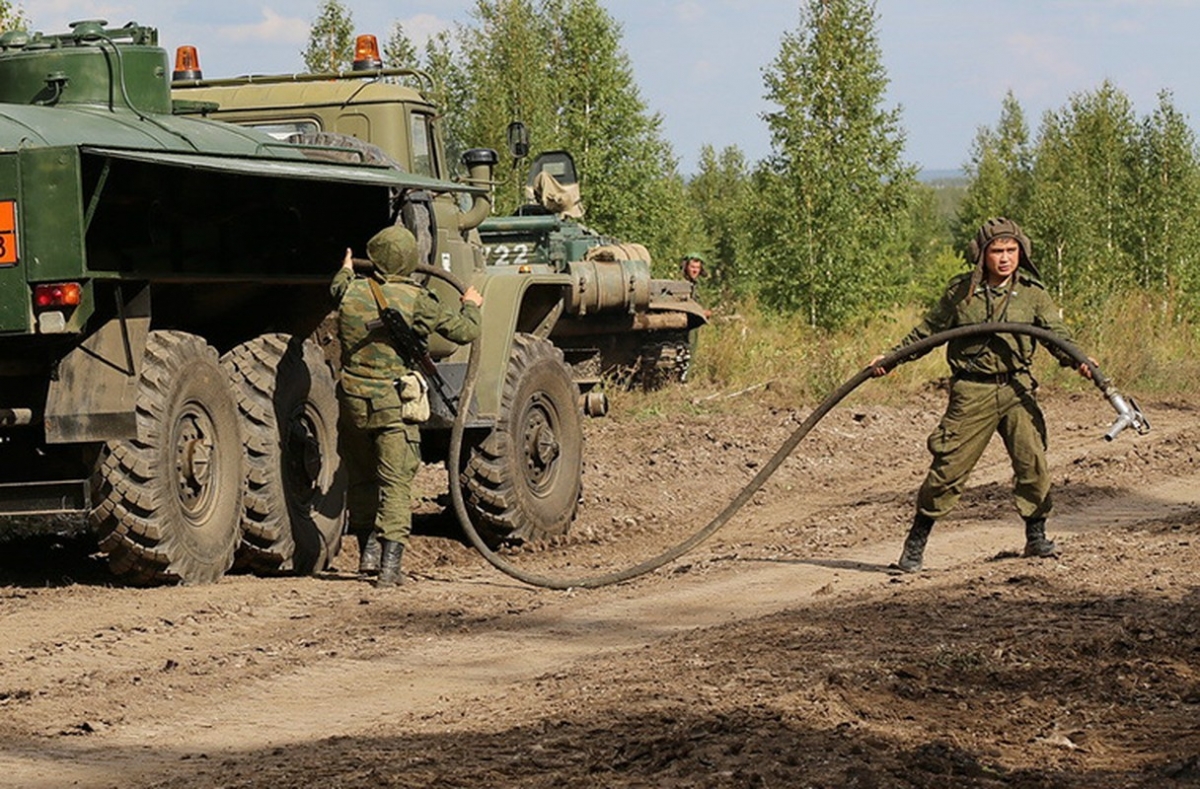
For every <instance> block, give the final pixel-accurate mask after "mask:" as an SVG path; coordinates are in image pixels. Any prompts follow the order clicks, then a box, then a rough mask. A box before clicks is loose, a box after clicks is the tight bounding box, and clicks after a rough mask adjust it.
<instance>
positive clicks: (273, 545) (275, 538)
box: [221, 334, 346, 574]
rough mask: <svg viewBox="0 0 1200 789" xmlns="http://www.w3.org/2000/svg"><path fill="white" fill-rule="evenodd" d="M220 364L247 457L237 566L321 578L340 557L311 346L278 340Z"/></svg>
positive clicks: (326, 375)
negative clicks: (232, 395)
mask: <svg viewBox="0 0 1200 789" xmlns="http://www.w3.org/2000/svg"><path fill="white" fill-rule="evenodd" d="M221 363H222V364H223V365H224V366H225V369H226V370H227V372H228V373H229V376H230V378H231V379H232V381H233V385H234V391H235V392H236V393H237V398H238V413H239V414H240V416H241V422H242V441H243V443H244V445H245V449H246V494H245V496H244V498H243V500H242V516H241V524H242V541H241V545H239V546H238V552H237V560H236V561H237V565H238V566H239V567H246V568H249V569H252V570H255V571H258V572H265V573H279V572H292V573H297V574H308V573H313V572H317V571H320V570H324V569H325V568H326V567H328V566H329V562H330V560H331V559H332V558H333V557H334V556H336V555H337V553H338V550H339V549H340V547H341V540H342V511H343V509H344V506H345V500H346V475H345V473H344V472H343V471H342V469H341V464H340V462H339V460H338V453H337V419H338V403H337V394H336V392H335V390H334V381H333V373H332V371H331V370H330V369H329V365H328V364H326V362H325V357H324V355H323V354H322V352H321V350H320V348H318V347H317V345H316V343H314V342H312V341H311V340H303V339H301V338H299V337H293V336H290V335H287V334H264V335H262V336H261V337H256V338H254V339H253V340H250V341H249V342H245V343H242V344H241V345H239V346H237V347H236V348H234V349H233V350H231V351H229V352H228V353H226V354H225V356H224V357H223V358H222V360H221Z"/></svg>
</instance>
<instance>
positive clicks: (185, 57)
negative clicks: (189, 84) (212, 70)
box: [171, 45, 204, 80]
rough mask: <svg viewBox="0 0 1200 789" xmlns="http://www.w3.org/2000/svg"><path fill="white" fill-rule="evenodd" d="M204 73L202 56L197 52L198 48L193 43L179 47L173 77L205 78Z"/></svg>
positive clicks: (173, 78)
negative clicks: (201, 68)
mask: <svg viewBox="0 0 1200 789" xmlns="http://www.w3.org/2000/svg"><path fill="white" fill-rule="evenodd" d="M203 77H204V74H203V72H201V71H200V56H199V55H198V54H196V48H195V47H193V46H191V45H186V46H182V47H179V48H178V49H176V50H175V71H173V72H172V73H171V79H172V80H176V79H203Z"/></svg>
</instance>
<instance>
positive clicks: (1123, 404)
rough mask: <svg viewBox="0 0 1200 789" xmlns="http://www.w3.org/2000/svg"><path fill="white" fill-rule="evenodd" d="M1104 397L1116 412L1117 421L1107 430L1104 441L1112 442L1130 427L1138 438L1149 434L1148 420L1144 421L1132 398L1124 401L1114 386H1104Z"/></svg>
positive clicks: (1143, 415) (1144, 416)
mask: <svg viewBox="0 0 1200 789" xmlns="http://www.w3.org/2000/svg"><path fill="white" fill-rule="evenodd" d="M1104 396H1105V397H1107V398H1108V402H1110V403H1112V407H1113V408H1114V409H1115V410H1116V412H1117V421H1115V422H1113V423H1112V426H1111V427H1109V428H1108V432H1107V433H1105V434H1104V440H1105V441H1112V440H1113V439H1114V438H1116V437H1117V436H1118V435H1119V434H1120V433H1121V431H1122V430H1124V429H1125V428H1127V427H1132V428H1133V429H1134V430H1136V431H1137V433H1138V435H1139V436H1144V435H1146V434H1147V433H1149V432H1150V420H1148V419H1146V415H1145V414H1143V413H1142V409H1141V408H1138V404H1137V402H1136V401H1135V400H1134V399H1133V398H1132V397H1131V398H1129V399H1128V400H1126V399H1125V398H1124V397H1122V396H1121V393H1120V392H1118V391H1117V389H1116V387H1114V386H1106V387H1105V388H1104Z"/></svg>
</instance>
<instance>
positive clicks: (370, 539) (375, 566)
mask: <svg viewBox="0 0 1200 789" xmlns="http://www.w3.org/2000/svg"><path fill="white" fill-rule="evenodd" d="M357 537H358V574H359V575H375V574H376V573H377V572H379V554H380V552H381V551H382V550H383V546H382V545H380V544H379V535H378V534H376V533H375V532H373V531H372V532H368V533H367V534H359V535H357Z"/></svg>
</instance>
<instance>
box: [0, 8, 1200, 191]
mask: <svg viewBox="0 0 1200 789" xmlns="http://www.w3.org/2000/svg"><path fill="white" fill-rule="evenodd" d="M343 3H344V4H345V5H346V6H347V7H348V8H349V9H350V11H351V13H352V14H353V18H354V22H355V27H356V28H357V31H358V32H372V33H375V34H376V35H378V36H379V37H380V40H381V41H382V40H383V39H385V38H386V37H387V34H388V31H389V29H390V27H391V25H392V23H393V22H395V21H399V22H401V23H402V24H403V25H404V27H405V30H406V31H407V33H408V34H409V37H410V38H412V39H413V40H414V41H416V42H417V43H418V45H420V43H421V42H423V40H424V38H425V37H427V36H428V35H429V34H431V33H433V32H436V31H437V30H440V29H444V28H447V27H451V26H453V25H454V24H455V23H456V22H466V21H469V11H470V8H471V7H472V6H473V2H471V0H387V1H386V2H385V1H384V0H343ZM20 5H21V6H22V7H23V8H24V10H25V13H26V15H27V16H29V17H30V18H31V19H32V22H33V28H34V29H36V30H42V31H45V32H60V31H63V30H65V29H66V25H67V23H68V22H72V21H75V20H79V19H95V18H101V19H107V20H108V21H109V22H110V23H112V24H113V25H116V26H120V25H122V24H124V23H126V22H128V21H131V20H132V21H136V22H138V23H141V24H145V25H151V26H154V27H157V28H158V29H159V36H160V42H161V43H162V44H163V45H164V46H165V47H166V48H167V49H168V50H169V51H173V50H174V48H175V47H176V46H177V45H179V44H184V43H189V44H195V45H196V46H197V47H199V49H200V60H201V65H202V66H203V68H204V73H205V76H208V77H226V76H234V75H237V74H244V73H252V72H257V73H279V72H291V71H299V70H301V69H302V65H303V64H302V60H301V57H300V51H301V50H302V49H303V48H304V46H305V43H306V41H307V35H308V28H309V25H310V23H311V21H312V19H313V18H314V17H315V16H316V13H317V10H318V8H319V5H320V4H319V2H318V0H238V1H237V2H235V1H234V0H206V1H205V2H179V1H177V0H126V1H125V2H120V1H117V2H94V1H92V0H83V1H82V2H78V1H76V2H67V0H23V2H21V3H20ZM604 6H605V7H606V8H607V9H608V10H609V13H611V14H612V15H613V17H614V18H616V19H617V20H618V21H619V22H620V24H621V25H622V27H623V31H624V39H623V41H624V46H625V51H626V53H627V54H628V55H629V57H630V59H631V62H632V64H633V69H634V75H635V78H636V79H637V81H638V84H639V87H640V89H641V92H642V98H643V100H644V101H645V102H646V104H647V105H648V106H649V108H650V109H651V110H652V111H654V112H658V113H659V114H661V116H662V118H663V131H664V134H665V136H666V138H667V139H668V140H669V141H670V142H671V144H672V146H673V147H674V150H675V153H676V155H677V156H678V157H679V159H680V166H681V169H682V171H683V172H685V173H690V172H692V170H693V168H694V166H695V162H696V159H697V156H698V154H699V151H700V147H701V146H702V145H704V144H706V143H707V144H711V145H713V146H715V147H717V148H718V149H720V148H723V147H725V146H728V145H737V146H738V147H740V148H741V149H742V150H743V151H744V152H745V153H746V154H747V156H748V157H749V158H750V159H751V160H752V161H754V160H758V159H761V158H763V157H765V156H767V155H768V154H769V153H770V140H769V136H768V133H767V130H766V127H765V125H764V124H763V122H762V120H761V118H760V116H761V114H762V113H763V112H764V111H766V110H767V109H769V105H768V104H767V103H766V102H765V101H764V100H763V98H762V95H763V92H764V88H763V80H762V74H763V69H764V68H765V67H766V66H768V64H769V63H770V62H771V60H772V59H773V58H774V57H775V55H776V54H777V52H778V49H779V41H780V36H781V35H782V33H783V32H784V31H788V30H795V29H796V28H797V27H798V25H799V19H800V15H799V8H800V3H799V2H798V0H608V2H604ZM877 11H878V14H879V27H878V32H879V38H880V44H881V47H882V50H883V58H884V65H885V67H886V69H887V72H888V77H889V79H890V81H891V83H890V88H889V93H888V99H887V106H889V107H891V106H899V107H900V108H901V111H902V119H903V125H904V128H905V129H906V132H907V155H906V156H907V159H908V161H910V162H913V163H915V164H917V165H920V166H921V167H923V168H926V169H933V170H940V169H951V168H957V167H959V166H961V165H962V163H963V162H964V161H966V159H967V156H968V153H969V150H970V145H971V142H972V140H973V139H974V137H975V134H976V131H977V129H978V128H979V127H980V126H983V125H989V126H990V125H993V124H994V123H995V122H996V119H997V117H998V115H999V112H1000V103H1001V100H1002V99H1003V97H1004V94H1005V92H1006V91H1008V90H1012V91H1013V93H1014V95H1015V96H1016V97H1017V100H1018V101H1019V102H1020V103H1021V106H1022V107H1023V108H1024V110H1025V112H1026V117H1027V119H1028V121H1029V123H1030V125H1031V126H1032V127H1034V128H1035V129H1036V126H1037V124H1038V123H1039V121H1040V119H1041V116H1042V114H1043V113H1044V112H1045V111H1047V110H1056V109H1060V108H1062V107H1063V106H1065V105H1066V103H1067V102H1068V101H1069V99H1070V97H1071V96H1072V95H1075V94H1078V93H1080V92H1084V91H1090V90H1094V89H1095V88H1097V87H1098V86H1099V85H1100V84H1101V83H1102V82H1103V81H1104V80H1106V79H1108V80H1111V81H1112V82H1113V83H1114V84H1115V85H1116V86H1117V87H1118V88H1119V89H1121V90H1122V91H1124V92H1125V93H1126V94H1127V95H1128V96H1129V97H1130V99H1132V101H1133V103H1134V107H1135V109H1136V111H1137V112H1138V114H1139V115H1140V116H1141V115H1146V114H1148V113H1150V112H1151V111H1152V110H1153V108H1154V107H1155V105H1156V103H1157V96H1158V94H1159V92H1160V91H1162V90H1169V91H1171V92H1172V94H1173V97H1174V98H1173V100H1174V103H1175V105H1176V107H1178V108H1179V109H1180V110H1181V111H1182V112H1183V113H1184V114H1185V115H1186V116H1187V117H1188V118H1189V120H1190V122H1191V123H1192V126H1193V128H1196V124H1197V122H1198V121H1197V117H1198V116H1200V68H1198V67H1197V62H1196V61H1197V54H1196V50H1197V49H1198V48H1200V47H1198V44H1197V41H1198V40H1200V39H1197V35H1196V31H1198V30H1200V0H1007V1H1006V2H1003V3H1000V2H996V1H995V0H879V2H878V4H877Z"/></svg>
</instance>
